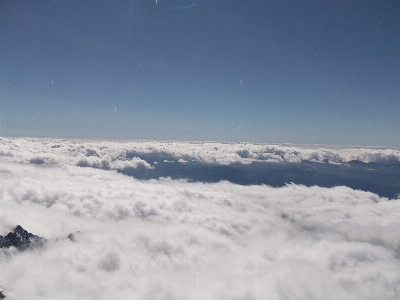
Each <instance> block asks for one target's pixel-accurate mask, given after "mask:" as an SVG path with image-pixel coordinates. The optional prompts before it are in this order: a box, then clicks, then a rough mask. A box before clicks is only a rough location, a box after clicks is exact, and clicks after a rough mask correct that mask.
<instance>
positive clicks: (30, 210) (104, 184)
mask: <svg viewBox="0 0 400 300" xmlns="http://www.w3.org/2000/svg"><path fill="white" fill-rule="evenodd" d="M0 142H1V143H2V144H1V147H2V148H0V151H1V153H2V155H1V156H0V161H1V164H0V179H1V185H0V234H1V235H4V234H7V233H8V232H10V231H11V230H12V228H13V227H15V226H16V225H17V224H20V225H21V226H22V227H24V228H25V229H27V230H28V231H29V232H32V233H34V234H36V235H39V236H42V237H45V238H46V239H48V240H49V243H48V244H47V246H46V247H45V248H43V249H37V250H33V251H28V252H24V253H17V251H16V250H15V249H9V250H7V251H2V252H1V254H0V269H1V270H2V271H1V274H0V286H1V287H2V288H3V289H4V290H5V291H6V294H7V293H8V295H7V296H8V297H9V299H71V298H72V299H125V298H127V299H338V298H339V299H398V298H399V297H400V230H399V229H400V204H399V203H400V202H398V201H389V200H388V199H386V198H380V197H378V196H377V195H375V194H372V193H368V192H362V191H355V190H352V189H350V188H346V187H335V188H321V187H317V186H315V187H304V186H299V185H294V184H291V185H287V186H285V187H282V188H272V187H269V186H239V185H235V184H231V183H229V182H219V183H214V184H206V183H188V182H186V181H185V180H171V179H168V178H164V179H160V180H149V181H139V180H136V179H134V178H131V177H128V176H124V175H122V174H120V173H117V171H116V170H114V169H116V168H119V164H121V165H124V164H129V165H131V166H132V165H133V166H136V167H137V168H151V167H152V166H151V163H149V162H145V161H142V160H140V159H128V158H126V157H127V155H126V154H127V153H128V152H130V151H138V149H142V150H143V151H144V150H146V149H147V151H149V152H150V151H153V152H154V151H160V152H161V151H163V152H166V153H173V154H174V155H177V156H178V154H177V153H179V155H180V157H182V159H186V160H187V159H189V158H193V157H194V158H196V159H211V158H212V157H214V161H216V162H218V161H220V163H224V162H225V163H226V162H227V160H229V159H233V158H235V159H237V157H240V159H243V160H246V159H249V158H247V157H245V158H242V157H241V156H249V157H250V151H251V153H255V150H254V149H252V148H251V147H249V146H248V145H247V146H246V147H247V148H246V149H247V150H248V151H249V154H247V152H246V153H241V154H242V155H241V156H240V155H239V154H237V153H236V152H237V151H239V150H240V148H241V147H242V148H243V145H242V144H239V145H237V144H227V145H226V146H224V145H225V144H210V145H208V144H203V145H202V144H190V143H179V142H176V143H175V142H174V143H171V144H170V145H169V144H168V143H156V142H143V143H140V142H132V143H126V144H122V143H121V144H119V143H112V142H94V141H91V142H79V141H69V140H63V141H60V140H34V139H16V140H11V139H2V140H1V141H0ZM191 145H194V146H193V149H201V151H199V150H197V154H195V151H194V150H193V152H190V151H189V150H190V149H191V148H190V147H192V146H191ZM211 145H212V147H211ZM253 146H254V147H255V148H257V147H264V149H265V147H269V146H266V145H253ZM149 147H153V148H152V149H150V148H149ZM168 147H169V148H168ZM179 147H181V148H179ZM213 147H222V148H223V147H225V148H223V149H225V150H221V149H222V148H221V149H220V148H218V150H214V151H216V152H218V151H220V154H219V155H220V156H218V155H215V156H212V155H211V154H210V153H209V152H207V151H212V150H211V149H213ZM282 147H283V146H282ZM249 148H251V149H249ZM288 148H290V147H288ZM179 149H180V150H179ZM182 149H185V151H186V152H184V151H183V150H182ZM207 149H208V150H207ZM226 149H228V150H226ZM178 150H179V151H181V152H179V151H178ZM241 150H243V151H244V150H245V149H241ZM289 150H290V149H289ZM289 150H288V149H287V152H285V153H288V151H289ZM296 151H297V150H296ZM307 151H308V152H307ZM311 151H313V150H310V149H308V150H307V149H306V150H304V153H311ZM318 151H319V150H318ZM318 151H317V152H318ZM335 151H336V152H333V150H332V152H333V153H336V154H335V155H339V154H337V153H341V154H340V155H342V156H341V157H342V158H341V160H343V161H345V160H346V159H344V157H347V158H349V157H353V156H354V155H355V154H354V153H355V152H354V151H353V152H352V153H353V154H351V155H353V156H351V155H350V154H349V153H350V151H348V150H346V151H348V152H346V153H348V154H346V155H347V156H346V155H345V154H343V153H345V152H341V151H342V150H335ZM343 151H345V150H343ZM368 151H370V150H368V149H367V150H364V152H363V154H362V155H361V154H360V153H359V154H357V155H359V156H363V157H375V159H377V157H378V156H379V155H380V157H381V159H382V157H391V155H394V156H393V157H395V159H398V156H396V155H398V152H396V150H371V151H370V152H368ZM373 151H377V152H374V153H375V154H376V153H380V154H379V155H377V154H376V155H375V156H373V155H372V154H371V155H369V156H368V155H367V153H372V152H373ZM190 153H191V154H190ZM218 153H219V152H218ZM304 153H303V154H301V155H305V154H304ZM318 153H321V151H320V152H318ZM196 155H197V156H196ZM224 155H225V156H226V157H228V158H225V159H224V160H223V157H224ZM230 155H231V156H230ZM296 155H297V156H299V155H300V154H296ZM332 155H333V154H332ZM278 156H279V155H278ZM283 156H285V155H284V154H283ZM215 157H218V158H215ZM279 157H281V156H279ZM250 159H251V158H250ZM385 159H387V158H385ZM336 160H337V159H336ZM83 161H86V162H87V164H85V163H83ZM78 231H79V232H80V233H78ZM70 233H74V240H75V242H72V241H71V240H70V239H66V237H67V236H68V234H70Z"/></svg>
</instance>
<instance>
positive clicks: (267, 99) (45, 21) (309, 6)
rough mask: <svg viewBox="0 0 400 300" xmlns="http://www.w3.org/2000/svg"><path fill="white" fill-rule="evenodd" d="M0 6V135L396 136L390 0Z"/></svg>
mask: <svg viewBox="0 0 400 300" xmlns="http://www.w3.org/2000/svg"><path fill="white" fill-rule="evenodd" d="M176 8H179V9H176ZM0 14H1V15H0V24H1V28H0V29H1V30H0V38H1V51H0V64H1V65H0V67H1V74H0V76H1V77H0V88H1V94H0V100H1V103H0V117H1V124H0V135H2V136H33V137H66V138H67V137H85V138H89V137H92V138H128V139H161V140H165V139H177V140H215V141H249V142H267V143H276V142H278V143H283V142H286V143H323V144H351V145H383V146H400V137H399V136H400V134H399V132H400V117H399V115H400V55H399V53H400V4H399V2H398V1H234V0H232V1H218V0H216V1H202V0H200V1H171V0H158V1H157V3H156V1H153V0H148V1H8V0H3V1H1V2H0ZM115 107H116V110H115Z"/></svg>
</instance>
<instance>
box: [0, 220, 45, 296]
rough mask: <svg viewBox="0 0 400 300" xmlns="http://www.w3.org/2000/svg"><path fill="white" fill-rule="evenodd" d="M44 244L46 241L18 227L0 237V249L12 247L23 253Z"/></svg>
mask: <svg viewBox="0 0 400 300" xmlns="http://www.w3.org/2000/svg"><path fill="white" fill-rule="evenodd" d="M46 242H47V240H46V239H45V238H42V237H40V236H37V235H34V234H32V233H29V232H28V231H26V230H25V229H24V228H22V227H21V226H20V225H18V226H17V227H15V229H14V230H13V231H12V232H10V233H9V234H7V235H6V236H2V235H0V248H10V247H12V246H14V247H15V248H17V249H18V250H20V251H24V250H26V249H28V248H37V247H42V246H44V245H45V244H46ZM0 299H1V298H0Z"/></svg>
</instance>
